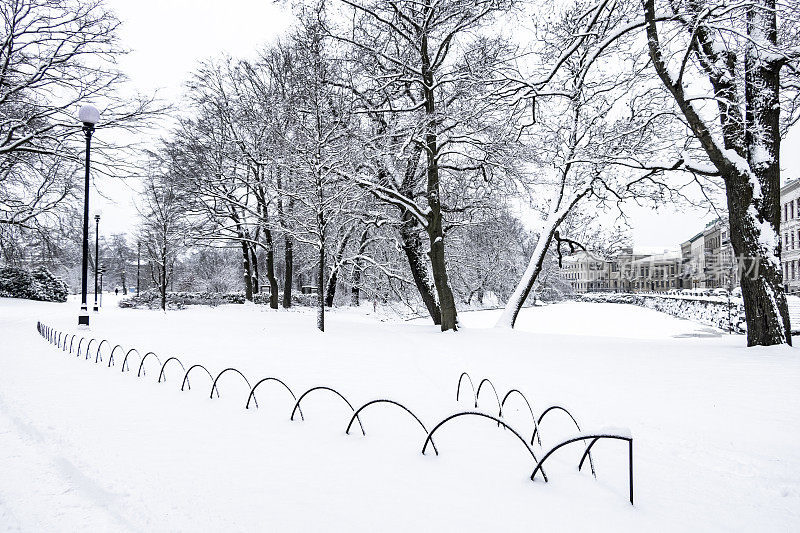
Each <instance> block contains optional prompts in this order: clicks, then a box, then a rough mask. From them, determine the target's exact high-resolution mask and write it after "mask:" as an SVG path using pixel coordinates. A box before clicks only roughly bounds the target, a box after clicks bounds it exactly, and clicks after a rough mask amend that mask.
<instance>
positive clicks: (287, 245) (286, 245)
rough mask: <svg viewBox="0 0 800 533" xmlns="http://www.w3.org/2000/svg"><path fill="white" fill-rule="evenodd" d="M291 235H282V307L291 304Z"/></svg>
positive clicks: (285, 307) (288, 306) (286, 307)
mask: <svg viewBox="0 0 800 533" xmlns="http://www.w3.org/2000/svg"><path fill="white" fill-rule="evenodd" d="M292 244H293V243H292V237H291V235H288V234H286V235H284V237H283V254H284V255H283V261H284V267H285V272H284V276H283V307H284V309H288V308H290V307H291V306H292V277H293V275H292V270H293V266H294V265H293V258H292Z"/></svg>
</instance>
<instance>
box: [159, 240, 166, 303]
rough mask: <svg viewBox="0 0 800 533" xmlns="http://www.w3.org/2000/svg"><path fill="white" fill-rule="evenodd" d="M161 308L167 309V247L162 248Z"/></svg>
mask: <svg viewBox="0 0 800 533" xmlns="http://www.w3.org/2000/svg"><path fill="white" fill-rule="evenodd" d="M159 289H160V290H161V310H162V311H166V310H167V247H166V245H165V246H164V247H163V248H162V256H161V286H160V287H159Z"/></svg>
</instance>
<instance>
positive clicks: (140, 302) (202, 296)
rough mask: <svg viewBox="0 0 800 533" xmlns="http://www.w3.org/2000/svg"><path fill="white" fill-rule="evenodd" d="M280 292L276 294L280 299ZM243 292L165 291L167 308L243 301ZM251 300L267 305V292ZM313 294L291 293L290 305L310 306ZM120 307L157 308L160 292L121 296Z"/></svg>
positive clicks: (241, 302) (159, 304)
mask: <svg viewBox="0 0 800 533" xmlns="http://www.w3.org/2000/svg"><path fill="white" fill-rule="evenodd" d="M281 297H282V294H279V295H278V301H281ZM245 301H246V300H245V296H244V293H243V292H225V293H220V292H184V291H180V292H167V308H168V309H183V308H184V307H186V306H187V305H210V306H212V307H215V306H218V305H224V304H243V303H245ZM253 302H254V303H256V304H259V305H269V293H258V294H256V295H255V296H254V297H253ZM316 302H317V296H316V295H315V294H300V293H296V294H293V295H292V305H297V306H301V307H312V306H314V305H316ZM117 305H119V306H120V307H122V308H126V309H128V308H133V309H158V308H159V307H160V306H161V294H160V293H159V292H158V290H157V289H148V290H146V291H142V292H141V294H138V295H131V296H128V297H127V298H122V299H121V300H120V301H119V303H118V304H117Z"/></svg>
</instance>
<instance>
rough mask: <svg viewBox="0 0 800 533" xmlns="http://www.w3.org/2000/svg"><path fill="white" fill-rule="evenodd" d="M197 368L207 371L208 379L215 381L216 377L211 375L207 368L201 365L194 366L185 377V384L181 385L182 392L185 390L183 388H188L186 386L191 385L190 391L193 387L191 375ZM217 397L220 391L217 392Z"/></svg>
mask: <svg viewBox="0 0 800 533" xmlns="http://www.w3.org/2000/svg"><path fill="white" fill-rule="evenodd" d="M195 368H202V369H203V370H205V372H206V374H208V379H210V380H211V381H214V376H212V375H211V372H209V371H208V369H207V368H206V367H204V366H203V365H201V364H196V365H192V366H190V367H189V370H187V371H186V373H185V374H184V375H183V383H181V390H183V388H184V387H186V385H189V389H190V390H191V388H192V385H191V384H190V383H189V373H190V372H191V371H192V370H194V369H195ZM217 397H219V391H217Z"/></svg>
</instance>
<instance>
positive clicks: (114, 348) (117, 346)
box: [108, 344, 124, 368]
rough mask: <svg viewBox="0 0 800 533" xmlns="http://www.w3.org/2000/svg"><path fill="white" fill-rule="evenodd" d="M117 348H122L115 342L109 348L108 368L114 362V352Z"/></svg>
mask: <svg viewBox="0 0 800 533" xmlns="http://www.w3.org/2000/svg"><path fill="white" fill-rule="evenodd" d="M117 348H119V349H120V350H124V348H123V347H122V345H121V344H117V345H115V346H114V347H113V348H111V354H110V355H109V356H108V368H111V365H112V364H113V363H114V352H115V351H117Z"/></svg>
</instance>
